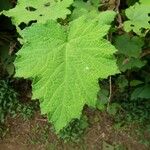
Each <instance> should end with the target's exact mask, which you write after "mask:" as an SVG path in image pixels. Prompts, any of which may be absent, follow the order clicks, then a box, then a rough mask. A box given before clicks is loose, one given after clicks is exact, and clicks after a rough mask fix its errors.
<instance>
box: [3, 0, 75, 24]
mask: <svg viewBox="0 0 150 150" xmlns="http://www.w3.org/2000/svg"><path fill="white" fill-rule="evenodd" d="M72 3H73V0H58V1H56V0H18V2H17V5H16V7H15V8H13V9H10V10H9V11H4V12H3V13H4V14H5V15H6V16H8V17H11V18H12V21H13V23H14V24H16V25H19V24H20V23H22V22H24V23H26V24H28V23H29V22H30V21H37V22H41V23H45V22H46V21H47V20H49V19H54V20H55V19H57V18H65V17H66V15H68V14H70V10H69V9H67V8H68V7H69V6H70V5H71V4H72Z"/></svg>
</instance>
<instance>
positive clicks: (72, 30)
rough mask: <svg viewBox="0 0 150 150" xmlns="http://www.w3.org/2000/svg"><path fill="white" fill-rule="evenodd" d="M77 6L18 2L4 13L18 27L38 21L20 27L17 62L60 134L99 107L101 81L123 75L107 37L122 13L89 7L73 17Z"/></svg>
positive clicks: (66, 0)
mask: <svg viewBox="0 0 150 150" xmlns="http://www.w3.org/2000/svg"><path fill="white" fill-rule="evenodd" d="M83 3H85V2H83ZM71 4H73V0H57V1H55V0H51V1H49V0H45V1H40V0H31V1H26V0H18V2H17V5H16V7H15V8H13V9H10V10H9V11H3V12H2V13H3V14H4V15H6V16H8V17H11V19H12V22H13V24H15V25H16V27H17V28H18V27H19V25H20V24H21V23H25V24H27V25H28V24H29V22H31V21H34V24H32V25H31V26H30V27H26V28H25V29H24V30H22V31H21V30H19V34H20V35H21V43H22V44H23V46H22V48H21V49H20V50H19V51H18V52H17V58H16V60H15V62H14V64H15V67H16V74H15V77H24V78H28V79H32V92H33V95H32V98H33V99H39V101H40V108H41V113H42V114H47V116H48V120H49V121H50V122H52V123H53V124H54V126H55V129H56V132H59V131H60V130H61V129H63V128H64V127H65V126H67V124H68V123H69V122H70V121H71V120H72V119H79V118H80V116H81V113H82V109H83V107H84V105H88V106H90V107H96V102H97V92H98V91H99V86H98V79H104V78H107V77H108V76H109V75H114V74H116V73H119V70H118V67H117V64H116V59H115V57H114V53H115V52H116V51H117V50H116V48H115V47H114V46H113V45H111V43H110V42H109V41H108V40H107V39H106V38H105V37H106V36H107V34H108V32H109V29H110V27H111V25H110V24H111V22H112V21H113V20H114V18H115V15H116V13H115V12H114V11H105V12H98V11H88V13H86V14H84V13H82V14H81V16H78V15H76V17H73V16H72V14H71V12H73V10H76V8H75V6H74V9H72V7H70V6H71ZM85 4H86V3H85ZM95 4H96V3H93V2H92V1H91V5H92V6H93V7H95V8H96V6H95ZM97 4H98V5H99V3H97ZM84 9H86V8H84ZM68 14H69V16H68V17H66V15H68ZM69 17H72V19H70V20H72V21H70V22H69V21H67V23H66V24H65V25H62V24H61V25H60V24H59V22H58V18H62V19H66V20H69V19H68V18H69ZM35 22H36V23H35Z"/></svg>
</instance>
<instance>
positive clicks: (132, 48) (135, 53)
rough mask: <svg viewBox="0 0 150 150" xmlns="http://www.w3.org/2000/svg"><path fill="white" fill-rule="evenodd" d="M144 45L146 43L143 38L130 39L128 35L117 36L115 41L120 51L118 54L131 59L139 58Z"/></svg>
mask: <svg viewBox="0 0 150 150" xmlns="http://www.w3.org/2000/svg"><path fill="white" fill-rule="evenodd" d="M143 45H144V42H143V41H142V40H141V38H139V37H137V36H134V37H130V36H129V35H128V34H124V35H121V36H117V37H116V39H115V46H116V48H117V49H118V50H119V51H118V53H120V54H124V55H125V56H129V57H135V58H138V57H139V56H140V53H141V48H142V46H143Z"/></svg>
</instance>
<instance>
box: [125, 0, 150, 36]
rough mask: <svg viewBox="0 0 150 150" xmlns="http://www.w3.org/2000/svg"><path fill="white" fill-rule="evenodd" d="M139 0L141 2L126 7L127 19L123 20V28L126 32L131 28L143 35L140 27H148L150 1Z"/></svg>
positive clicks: (149, 27) (149, 26)
mask: <svg viewBox="0 0 150 150" xmlns="http://www.w3.org/2000/svg"><path fill="white" fill-rule="evenodd" d="M140 2H141V4H139V3H136V4H135V5H133V6H131V7H129V8H127V9H126V11H125V14H126V16H127V17H128V19H129V20H128V21H125V22H124V29H125V31H126V32H130V31H131V30H133V31H134V32H135V33H136V34H138V35H145V33H144V34H143V31H142V29H148V30H149V29H150V24H149V21H150V16H149V13H150V1H149V2H148V1H146V0H141V1H140Z"/></svg>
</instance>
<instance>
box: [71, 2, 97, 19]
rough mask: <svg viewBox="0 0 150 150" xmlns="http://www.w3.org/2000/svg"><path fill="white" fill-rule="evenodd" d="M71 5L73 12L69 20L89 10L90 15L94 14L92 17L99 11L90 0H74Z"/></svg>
mask: <svg viewBox="0 0 150 150" xmlns="http://www.w3.org/2000/svg"><path fill="white" fill-rule="evenodd" d="M73 6H74V7H75V8H74V10H73V13H72V14H71V20H74V19H77V18H78V17H80V16H82V15H87V14H88V15H89V13H90V12H92V15H94V17H95V15H97V14H98V13H99V12H98V8H96V7H94V6H93V5H91V3H90V1H88V2H83V1H82V0H75V1H74V3H73ZM90 15H91V14H90ZM92 17H93V16H92Z"/></svg>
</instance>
